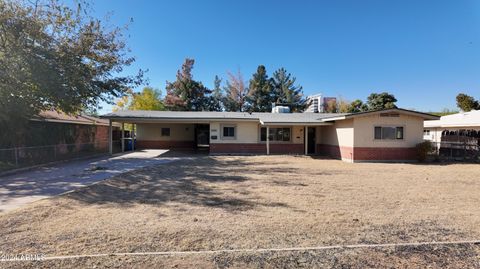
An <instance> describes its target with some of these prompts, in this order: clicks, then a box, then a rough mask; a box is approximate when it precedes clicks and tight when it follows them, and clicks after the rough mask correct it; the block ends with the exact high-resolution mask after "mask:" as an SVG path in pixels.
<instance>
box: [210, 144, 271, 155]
mask: <svg viewBox="0 0 480 269" xmlns="http://www.w3.org/2000/svg"><path fill="white" fill-rule="evenodd" d="M210 153H213V154H235V153H240V154H266V153H267V148H266V146H265V144H255V143H252V144H250V143H249V144H236V143H221V144H220V143H216V144H214V143H212V144H210Z"/></svg>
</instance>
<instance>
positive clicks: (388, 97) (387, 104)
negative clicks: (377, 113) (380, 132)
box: [367, 92, 397, 111]
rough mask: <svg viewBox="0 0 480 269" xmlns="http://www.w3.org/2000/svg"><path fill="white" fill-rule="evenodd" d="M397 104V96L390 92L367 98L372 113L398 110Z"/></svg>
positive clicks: (375, 94)
mask: <svg viewBox="0 0 480 269" xmlns="http://www.w3.org/2000/svg"><path fill="white" fill-rule="evenodd" d="M396 102H397V99H396V98H395V96H393V94H390V93H388V92H382V93H372V94H370V95H369V96H368V97H367V107H368V110H370V111H372V110H382V109H389V108H397V106H396V105H395V103H396Z"/></svg>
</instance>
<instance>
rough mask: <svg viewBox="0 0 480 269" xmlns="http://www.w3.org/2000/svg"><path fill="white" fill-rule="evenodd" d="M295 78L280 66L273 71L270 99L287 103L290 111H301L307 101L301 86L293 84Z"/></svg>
mask: <svg viewBox="0 0 480 269" xmlns="http://www.w3.org/2000/svg"><path fill="white" fill-rule="evenodd" d="M295 81H296V78H295V77H293V76H292V75H291V74H290V73H287V70H285V69H284V68H280V69H278V70H277V71H275V72H274V73H273V76H272V86H273V95H272V100H273V101H274V102H276V103H279V104H287V105H289V106H290V109H291V111H292V112H302V111H304V110H305V109H306V107H307V101H306V99H305V97H304V95H303V90H302V89H303V88H302V86H299V85H295Z"/></svg>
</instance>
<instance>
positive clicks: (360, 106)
mask: <svg viewBox="0 0 480 269" xmlns="http://www.w3.org/2000/svg"><path fill="white" fill-rule="evenodd" d="M363 111H368V106H367V105H366V104H364V103H363V102H362V100H360V99H357V100H354V101H352V102H351V103H350V105H349V107H348V111H347V112H348V113H358V112H363Z"/></svg>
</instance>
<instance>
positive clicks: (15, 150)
mask: <svg viewBox="0 0 480 269" xmlns="http://www.w3.org/2000/svg"><path fill="white" fill-rule="evenodd" d="M14 152H15V166H17V167H18V151H17V147H15V148H14Z"/></svg>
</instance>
